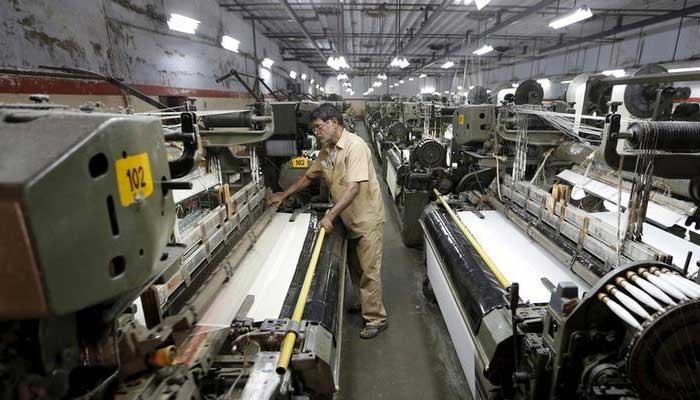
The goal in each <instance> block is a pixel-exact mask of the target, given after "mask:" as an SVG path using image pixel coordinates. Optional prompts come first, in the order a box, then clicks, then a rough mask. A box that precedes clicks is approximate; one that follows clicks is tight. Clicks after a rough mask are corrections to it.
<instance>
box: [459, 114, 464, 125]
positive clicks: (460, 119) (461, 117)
mask: <svg viewBox="0 0 700 400" xmlns="http://www.w3.org/2000/svg"><path fill="white" fill-rule="evenodd" d="M457 123H458V124H459V125H464V114H459V115H458V116H457Z"/></svg>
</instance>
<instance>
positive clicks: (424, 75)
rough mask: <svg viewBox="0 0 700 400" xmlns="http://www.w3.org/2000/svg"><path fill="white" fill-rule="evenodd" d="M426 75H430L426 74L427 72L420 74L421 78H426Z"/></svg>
mask: <svg viewBox="0 0 700 400" xmlns="http://www.w3.org/2000/svg"><path fill="white" fill-rule="evenodd" d="M426 76H428V75H426V74H420V75H418V77H419V78H425V77H426Z"/></svg>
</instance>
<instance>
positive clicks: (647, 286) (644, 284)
mask: <svg viewBox="0 0 700 400" xmlns="http://www.w3.org/2000/svg"><path fill="white" fill-rule="evenodd" d="M627 278H628V279H629V280H631V281H632V282H634V283H635V284H636V285H637V286H639V287H640V288H642V290H644V291H645V292H647V293H649V294H650V295H651V296H653V297H654V298H656V299H657V300H661V301H662V302H664V303H666V304H668V305H671V306H675V305H676V302H675V301H673V300H671V298H670V297H668V295H666V293H664V292H663V291H662V290H661V289H659V288H657V287H656V286H654V285H652V284H651V283H649V281H647V280H645V279H643V278H642V277H640V276H639V275H637V274H635V273H634V272H628V273H627Z"/></svg>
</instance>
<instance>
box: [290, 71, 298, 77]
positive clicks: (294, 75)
mask: <svg viewBox="0 0 700 400" xmlns="http://www.w3.org/2000/svg"><path fill="white" fill-rule="evenodd" d="M289 77H290V78H292V79H297V72H296V71H289Z"/></svg>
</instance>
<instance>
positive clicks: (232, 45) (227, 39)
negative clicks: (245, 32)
mask: <svg viewBox="0 0 700 400" xmlns="http://www.w3.org/2000/svg"><path fill="white" fill-rule="evenodd" d="M239 44H241V42H240V40H236V39H234V38H232V37H231V36H226V35H224V36H222V37H221V47H223V48H224V49H226V50H229V51H232V52H234V53H238V45H239Z"/></svg>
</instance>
